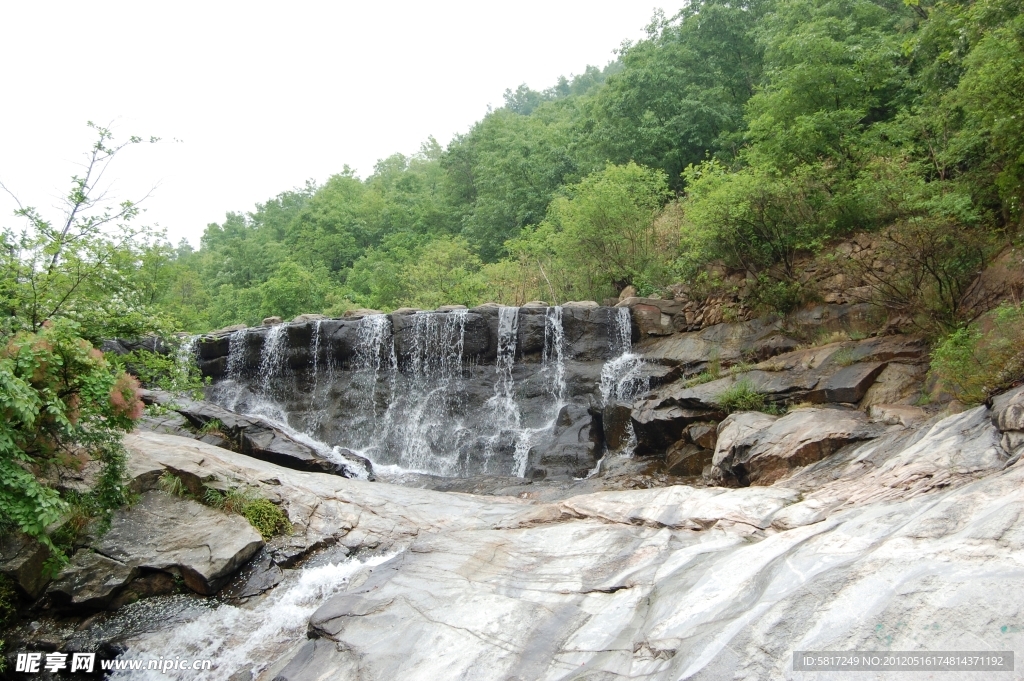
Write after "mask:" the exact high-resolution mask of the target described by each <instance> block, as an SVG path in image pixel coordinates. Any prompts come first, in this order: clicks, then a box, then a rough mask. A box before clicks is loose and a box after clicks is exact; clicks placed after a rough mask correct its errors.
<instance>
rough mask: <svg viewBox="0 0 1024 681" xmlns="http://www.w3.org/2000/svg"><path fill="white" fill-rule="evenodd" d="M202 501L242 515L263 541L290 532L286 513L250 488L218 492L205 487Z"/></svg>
mask: <svg viewBox="0 0 1024 681" xmlns="http://www.w3.org/2000/svg"><path fill="white" fill-rule="evenodd" d="M204 501H205V502H206V503H207V504H208V505H210V506H214V507H216V508H219V509H222V510H224V511H227V512H228V513H237V514H238V515H240V516H242V517H244V518H245V519H246V520H248V521H249V524H250V525H252V526H253V527H255V528H256V530H257V531H258V532H259V533H260V535H261V536H262V537H263V539H264V541H266V540H269V539H270V538H271V537H275V536H277V535H279V534H289V533H290V532H291V529H292V524H291V521H289V520H288V515H287V514H286V513H285V512H284V511H282V510H281V509H280V508H279V507H278V506H276V505H275V504H274V502H272V501H270V500H269V499H264V498H263V497H260V496H257V495H256V493H255V492H253V491H252V490H249V489H245V488H236V489H231V490H228V491H227V492H219V491H217V490H215V489H207V490H206V495H205V497H204Z"/></svg>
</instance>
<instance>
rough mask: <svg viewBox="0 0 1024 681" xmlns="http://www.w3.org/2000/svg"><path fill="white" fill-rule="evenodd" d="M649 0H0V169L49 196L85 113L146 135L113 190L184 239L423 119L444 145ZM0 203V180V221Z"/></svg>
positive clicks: (413, 130)
mask: <svg viewBox="0 0 1024 681" xmlns="http://www.w3.org/2000/svg"><path fill="white" fill-rule="evenodd" d="M655 3H657V6H661V7H663V8H664V9H665V11H666V12H667V13H668V14H669V15H671V14H672V13H674V12H675V11H676V10H678V9H679V7H681V6H682V5H683V0H670V1H669V2H668V3H665V2H659V0H641V1H639V2H629V1H624V2H623V1H620V2H607V1H605V0H589V1H586V2H584V1H580V0H520V1H519V2H516V3H500V4H499V3H493V2H491V3H487V2H479V1H478V2H457V1H447V0H446V1H445V2H439V1H435V2H423V1H420V2H404V1H403V2H389V3H368V2H362V3H354V2H347V1H336V2H294V1H293V2H287V3H285V2H278V3H266V2H244V3H243V2H211V1H209V0H208V1H207V2H174V3H171V2H164V3H151V2H138V0H136V1H135V2H109V1H105V0H91V1H89V2H82V1H77V2H73V3H72V2H45V1H37V2H4V3H3V5H2V7H0V64H3V66H4V69H3V70H4V78H3V93H4V97H3V104H2V106H0V124H2V125H0V181H2V182H3V183H4V184H5V185H7V187H8V188H9V189H11V190H12V191H13V192H14V193H15V194H16V195H17V196H18V197H19V198H20V199H21V201H22V203H24V204H27V205H32V206H35V207H37V208H39V209H40V210H42V211H43V212H44V213H46V212H49V213H51V214H52V213H53V211H52V210H50V209H51V207H52V206H54V205H55V204H56V202H57V198H58V197H59V196H61V195H62V194H63V193H64V192H65V191H66V190H67V187H68V184H69V183H68V178H69V177H70V176H71V174H72V173H74V172H75V171H76V166H75V163H78V162H80V161H81V160H82V158H83V155H84V153H85V151H86V150H87V149H88V148H89V145H90V143H91V142H92V141H93V135H92V134H91V132H92V131H90V130H88V129H87V128H86V126H85V123H86V121H88V120H93V121H95V122H96V123H99V124H107V123H111V122H112V123H113V126H114V129H115V134H116V136H117V137H119V138H125V137H127V136H129V135H132V134H138V135H143V136H150V135H155V136H158V137H161V138H162V139H163V141H162V142H161V143H160V144H157V145H152V146H151V145H141V146H138V147H132V148H130V149H129V150H128V152H127V153H125V154H124V155H123V156H122V157H119V158H118V159H117V160H116V161H115V165H114V166H112V168H111V171H110V173H111V174H110V177H111V178H112V179H113V180H114V184H113V194H114V195H116V196H117V197H118V198H122V199H123V198H128V199H135V198H137V197H140V196H142V195H144V194H146V192H147V191H148V190H149V189H150V188H152V187H154V186H156V190H155V192H154V193H153V195H152V196H151V197H150V198H149V199H148V200H147V201H146V202H145V203H144V204H143V206H144V208H145V209H146V213H145V214H144V215H143V218H142V219H143V220H144V221H145V222H146V223H148V224H158V225H160V226H162V227H164V228H166V229H167V231H168V234H169V236H170V238H171V240H172V241H177V240H178V239H179V238H181V237H182V236H184V237H187V238H188V239H189V240H190V241H191V242H192V243H193V244H195V245H198V242H199V237H200V235H201V234H202V232H203V229H204V228H205V226H206V225H207V223H210V222H220V221H221V220H222V219H223V217H224V214H225V213H226V212H227V211H247V210H251V209H252V208H253V206H254V205H255V204H256V203H257V202H262V201H264V200H266V199H267V198H270V197H272V196H275V195H276V194H278V193H279V192H281V191H285V190H287V189H291V188H293V187H296V186H300V185H302V184H303V183H304V181H305V180H306V179H307V178H312V179H315V180H316V181H318V182H322V181H324V180H325V179H327V178H328V177H329V176H330V175H332V174H333V173H336V172H338V171H340V170H341V169H342V167H343V165H344V164H346V163H347V164H349V165H350V166H352V167H353V168H355V169H356V170H357V172H358V173H359V175H360V176H361V177H365V176H367V175H368V174H370V172H372V169H373V165H374V163H375V162H376V161H377V159H379V158H384V157H386V156H389V155H391V154H392V153H395V152H402V153H405V154H409V153H413V152H415V151H416V150H417V149H419V146H420V143H421V142H422V141H424V140H425V139H426V138H427V136H428V135H434V136H435V137H436V138H437V139H438V141H439V142H440V143H441V144H442V145H446V144H447V143H448V141H449V140H450V139H451V138H452V136H453V135H454V134H456V133H459V132H465V131H467V130H468V129H469V127H470V126H471V125H472V123H473V122H474V121H476V120H478V119H480V118H481V117H483V115H484V114H485V113H486V112H487V106H488V104H491V105H493V106H495V107H497V106H500V105H501V104H502V93H503V92H504V91H505V89H506V88H513V89H515V88H516V87H517V86H518V85H519V84H520V83H523V82H525V83H527V84H529V85H530V86H531V87H533V88H535V89H544V88H546V87H549V86H551V85H553V84H554V83H555V81H556V79H557V78H558V76H559V75H563V74H564V75H569V74H570V73H579V72H581V71H583V69H584V68H585V67H586V65H587V64H593V65H595V66H604V65H605V64H606V63H607V62H608V61H610V60H611V59H612V58H613V56H614V55H613V54H612V51H613V50H614V49H615V48H616V47H617V46H618V45H619V44H620V43H621V42H622V41H623V40H624V39H632V40H635V39H638V38H640V37H642V36H643V34H644V32H643V28H644V26H646V25H647V23H648V22H649V20H650V18H651V15H652V13H653V11H654V7H655V6H656V5H655ZM175 140H177V141H175ZM13 208H14V204H13V201H11V200H10V199H9V197H7V196H6V195H4V196H0V224H2V225H13V224H17V223H16V220H15V218H13V217H11V212H12V210H13Z"/></svg>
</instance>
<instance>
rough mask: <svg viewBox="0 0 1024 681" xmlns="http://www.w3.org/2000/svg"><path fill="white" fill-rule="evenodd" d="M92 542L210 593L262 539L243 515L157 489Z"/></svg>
mask: <svg viewBox="0 0 1024 681" xmlns="http://www.w3.org/2000/svg"><path fill="white" fill-rule="evenodd" d="M165 437H170V436H165ZM91 546H92V548H93V549H94V550H95V551H97V552H98V553H101V554H103V555H104V556H107V557H108V558H112V559H113V560H116V561H118V562H120V563H123V564H125V565H127V566H129V567H132V568H146V569H151V570H162V571H164V572H172V573H175V574H180V575H181V577H182V578H183V579H184V580H185V584H186V585H187V586H188V587H189V588H190V589H192V590H193V591H196V592H198V593H201V594H205V595H211V594H214V593H216V592H217V590H218V589H220V587H221V586H223V584H224V583H225V582H226V581H227V580H228V579H229V578H230V577H231V575H232V574H234V572H235V571H236V570H238V568H240V567H241V566H242V565H243V564H245V562H246V561H247V560H249V559H250V558H252V556H253V554H255V553H256V551H258V550H259V549H260V547H261V546H263V539H262V538H261V537H260V535H259V532H257V531H256V530H255V529H253V527H252V525H250V524H249V521H247V520H246V519H245V518H243V517H242V516H239V515H233V514H228V513H224V512H221V511H218V510H215V509H212V508H209V507H207V506H203V505H202V504H200V503H198V502H195V501H191V500H189V499H182V498H179V497H174V496H171V495H169V494H165V493H163V492H156V491H152V492H146V493H145V494H143V495H142V498H141V499H140V500H139V503H137V504H136V505H134V506H132V507H131V508H126V509H120V510H118V511H117V512H116V513H115V514H114V518H113V520H112V521H111V524H110V529H109V530H108V531H107V532H106V533H105V534H104V535H103V536H102V537H100V538H99V539H96V540H95V541H93V542H92V544H91Z"/></svg>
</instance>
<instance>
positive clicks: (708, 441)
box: [686, 423, 718, 451]
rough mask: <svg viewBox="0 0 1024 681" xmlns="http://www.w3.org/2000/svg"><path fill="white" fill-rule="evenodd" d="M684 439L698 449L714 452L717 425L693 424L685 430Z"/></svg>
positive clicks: (716, 442)
mask: <svg viewBox="0 0 1024 681" xmlns="http://www.w3.org/2000/svg"><path fill="white" fill-rule="evenodd" d="M686 437H687V439H688V440H689V441H690V442H692V443H693V444H695V445H697V446H698V447H703V448H704V449H710V450H712V451H714V449H715V445H717V444H718V424H717V423H694V424H692V425H691V426H689V427H688V428H687V429H686Z"/></svg>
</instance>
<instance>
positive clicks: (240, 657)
mask: <svg viewBox="0 0 1024 681" xmlns="http://www.w3.org/2000/svg"><path fill="white" fill-rule="evenodd" d="M395 555H396V554H395V553H389V554H385V555H380V556H373V557H369V558H366V559H365V560H346V561H342V562H340V563H327V564H326V565H320V566H318V567H311V568H306V569H303V570H289V571H287V572H286V576H285V579H284V581H283V582H282V583H281V584H278V585H277V587H275V588H274V590H273V591H271V592H270V593H269V594H268V595H267V596H266V597H264V598H259V599H254V603H253V604H252V605H248V604H246V605H239V606H235V605H226V604H217V603H216V601H207V603H209V604H210V607H208V608H204V609H202V610H201V611H200V614H198V616H196V617H195V618H194V619H192V620H190V621H187V622H184V623H181V624H177V625H176V626H174V627H173V628H172V629H170V630H161V631H159V632H156V633H153V634H146V635H142V636H140V637H138V638H136V639H133V640H131V641H130V642H129V649H128V652H127V653H125V654H124V655H123V656H122V657H121V659H123V660H143V661H145V662H148V661H149V660H151V659H158V658H165V659H170V658H169V656H170V655H171V654H172V653H173V655H174V656H175V657H180V658H181V659H183V660H195V659H200V660H212V661H213V670H212V671H205V672H198V673H197V672H194V671H191V670H189V671H183V670H170V671H168V672H166V673H163V672H160V671H151V670H144V671H122V672H115V673H114V674H113V675H112V676H111V677H110V678H111V679H114V680H116V681H122V680H123V681H139V680H140V679H142V680H144V681H151V680H155V679H162V680H165V681H166V679H181V680H182V681H185V680H188V681H192V680H194V679H198V678H202V679H204V681H227V679H229V678H230V677H231V676H232V675H233V674H236V673H238V672H243V671H251V672H252V673H253V676H255V675H256V674H258V673H259V672H261V671H262V670H263V669H264V668H265V667H266V666H267V665H268V664H270V663H271V662H273V661H274V660H276V659H277V658H278V657H280V656H281V655H282V654H283V653H285V652H286V651H287V650H288V649H289V648H291V647H292V646H294V645H295V644H296V642H299V641H301V640H303V639H304V638H305V636H306V626H307V625H308V623H309V617H310V615H312V614H313V612H314V611H315V610H316V609H317V608H318V607H320V606H321V605H323V604H324V602H325V601H326V600H327V599H328V598H330V597H331V596H333V595H334V594H336V593H339V592H341V591H343V590H344V589H345V587H346V586H348V583H349V581H350V580H351V579H352V577H353V576H355V574H356V573H358V572H359V571H360V570H361V569H363V568H366V567H373V566H376V565H380V564H382V563H385V562H387V561H389V560H391V559H392V558H393V557H394V556H395Z"/></svg>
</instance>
